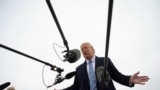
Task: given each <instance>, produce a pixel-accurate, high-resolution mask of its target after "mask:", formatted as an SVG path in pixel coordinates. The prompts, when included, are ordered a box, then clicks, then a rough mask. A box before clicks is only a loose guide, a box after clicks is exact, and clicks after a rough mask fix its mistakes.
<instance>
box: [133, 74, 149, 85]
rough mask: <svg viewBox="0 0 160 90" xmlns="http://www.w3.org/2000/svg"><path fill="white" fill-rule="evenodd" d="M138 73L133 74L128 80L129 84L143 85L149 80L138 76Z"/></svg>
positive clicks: (146, 77)
mask: <svg viewBox="0 0 160 90" xmlns="http://www.w3.org/2000/svg"><path fill="white" fill-rule="evenodd" d="M138 74H139V72H137V73H135V74H133V75H132V76H131V78H130V83H131V84H141V85H144V84H145V82H147V81H148V80H149V79H150V78H149V77H148V76H138Z"/></svg>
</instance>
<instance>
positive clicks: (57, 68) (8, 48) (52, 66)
mask: <svg viewBox="0 0 160 90" xmlns="http://www.w3.org/2000/svg"><path fill="white" fill-rule="evenodd" d="M0 47H2V48H4V49H7V50H9V51H12V52H15V53H17V54H20V55H22V56H25V57H28V58H30V59H33V60H35V61H38V62H40V63H43V64H45V65H48V66H50V67H51V70H53V71H57V72H58V73H61V72H63V71H64V70H63V69H61V68H59V67H57V66H55V65H52V64H50V63H48V62H44V61H42V60H40V59H37V58H35V57H32V56H30V55H27V54H25V53H22V52H20V51H17V50H15V49H12V48H10V47H8V46H5V45H2V44H0Z"/></svg>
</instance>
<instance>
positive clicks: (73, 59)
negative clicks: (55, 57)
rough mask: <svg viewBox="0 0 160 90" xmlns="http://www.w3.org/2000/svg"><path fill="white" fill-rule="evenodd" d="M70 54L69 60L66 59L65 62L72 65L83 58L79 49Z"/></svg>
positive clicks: (71, 51)
mask: <svg viewBox="0 0 160 90" xmlns="http://www.w3.org/2000/svg"><path fill="white" fill-rule="evenodd" d="M68 53H69V56H68V58H66V60H65V61H68V62H70V63H74V62H76V61H77V60H78V59H79V58H80V57H81V53H80V51H79V50H78V49H72V50H70V51H69V52H68Z"/></svg>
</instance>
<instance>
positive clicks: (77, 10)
mask: <svg viewBox="0 0 160 90" xmlns="http://www.w3.org/2000/svg"><path fill="white" fill-rule="evenodd" d="M51 3H52V5H53V8H54V10H55V12H56V15H57V18H58V20H59V23H60V25H61V28H62V30H63V33H64V35H65V37H66V39H67V41H68V45H69V48H70V49H75V48H77V49H80V48H79V46H80V44H81V43H82V42H84V41H89V42H91V43H92V44H93V46H94V48H95V50H96V55H98V56H104V55H105V40H106V28H107V15H108V1H107V0H51ZM159 5H160V1H159V0H114V5H113V13H112V15H113V16H112V26H111V36H110V45H109V57H110V58H111V60H112V61H113V63H114V64H115V66H116V67H117V68H118V70H119V71H120V72H122V73H123V74H126V75H132V74H134V73H136V72H137V71H140V75H148V76H149V77H150V80H149V82H147V83H146V85H144V86H142V85H136V86H135V87H134V88H128V87H125V86H122V85H120V84H118V83H116V82H114V83H115V86H116V88H117V90H129V89H131V90H159V81H160V79H159V75H160V71H159V65H160V63H159V60H160V55H159V54H160V6H159ZM0 44H3V45H6V46H8V47H11V48H13V49H16V50H18V51H20V52H23V53H26V54H28V55H31V56H33V57H35V58H38V59H40V60H43V61H45V62H49V63H51V64H53V65H56V66H58V67H61V68H63V69H64V72H62V76H65V75H66V74H67V73H69V72H72V71H74V70H75V68H76V67H77V66H78V65H80V64H81V63H83V62H84V58H83V56H82V57H81V58H80V59H79V60H78V61H77V62H75V63H69V62H63V61H62V60H63V59H64V58H63V54H64V53H61V52H62V51H63V50H66V48H65V46H64V44H63V40H62V38H61V35H60V33H59V31H58V29H57V27H56V24H55V22H54V20H53V18H52V15H51V13H50V11H49V8H48V6H47V4H46V1H45V0H0ZM54 48H55V49H54ZM55 50H56V51H55ZM56 52H57V54H58V56H57V54H56ZM0 72H1V75H0V84H2V83H4V82H8V81H9V82H11V86H14V87H16V90H53V88H57V89H61V88H65V87H67V86H69V85H71V84H72V83H73V78H72V79H70V80H65V81H63V82H62V83H60V84H57V85H55V86H54V87H51V88H49V89H47V88H46V86H45V85H51V84H52V83H53V82H54V80H55V77H56V75H57V74H58V73H57V72H55V71H52V70H50V67H48V66H44V64H43V63H40V62H37V61H35V60H32V59H29V58H27V57H24V56H22V55H19V54H16V53H14V52H11V51H8V50H6V49H4V48H0ZM42 76H43V77H42ZM43 81H44V83H45V84H44V83H43Z"/></svg>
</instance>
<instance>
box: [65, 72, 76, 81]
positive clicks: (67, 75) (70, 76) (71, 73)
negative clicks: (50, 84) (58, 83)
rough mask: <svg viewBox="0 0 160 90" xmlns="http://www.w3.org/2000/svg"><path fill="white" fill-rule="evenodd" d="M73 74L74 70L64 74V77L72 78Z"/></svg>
mask: <svg viewBox="0 0 160 90" xmlns="http://www.w3.org/2000/svg"><path fill="white" fill-rule="evenodd" d="M75 74H76V72H75V71H73V72H70V73H68V74H66V76H65V79H70V78H72V77H73V76H74V75H75Z"/></svg>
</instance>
